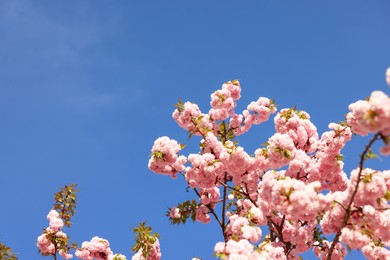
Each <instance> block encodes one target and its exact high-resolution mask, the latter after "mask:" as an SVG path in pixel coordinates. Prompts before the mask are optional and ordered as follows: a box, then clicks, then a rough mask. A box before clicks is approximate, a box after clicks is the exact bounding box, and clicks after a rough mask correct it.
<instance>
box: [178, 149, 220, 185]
mask: <svg viewBox="0 0 390 260" xmlns="http://www.w3.org/2000/svg"><path fill="white" fill-rule="evenodd" d="M188 160H189V162H190V163H191V165H192V168H190V167H187V169H186V174H185V177H186V180H187V181H188V183H189V185H190V187H192V188H195V187H198V188H202V189H206V188H213V187H214V186H215V183H216V180H217V179H222V178H223V177H222V175H223V171H224V167H223V164H222V163H221V162H220V161H219V160H218V159H217V158H215V156H214V155H213V154H211V153H204V154H190V155H189V156H188Z"/></svg>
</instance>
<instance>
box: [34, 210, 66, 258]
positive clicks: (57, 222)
mask: <svg viewBox="0 0 390 260" xmlns="http://www.w3.org/2000/svg"><path fill="white" fill-rule="evenodd" d="M47 220H49V227H47V228H46V230H45V232H43V234H42V235H40V236H39V237H38V239H37V246H38V249H39V251H40V252H41V253H42V254H43V255H54V254H56V253H57V252H56V245H55V244H53V242H52V240H51V239H50V237H52V236H54V237H56V238H67V236H66V234H65V233H64V232H62V231H61V229H62V227H63V226H64V222H63V220H62V219H61V218H60V215H59V214H58V212H57V211H56V210H54V209H52V210H51V211H50V212H49V214H48V215H47ZM57 250H58V249H57ZM58 253H59V254H60V255H61V256H62V257H63V258H64V259H71V258H72V257H73V255H71V254H69V253H68V252H65V251H64V250H59V251H58Z"/></svg>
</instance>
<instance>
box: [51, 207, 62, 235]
mask: <svg viewBox="0 0 390 260" xmlns="http://www.w3.org/2000/svg"><path fill="white" fill-rule="evenodd" d="M47 220H49V223H50V224H49V229H50V230H52V231H54V232H56V231H59V230H60V229H61V228H62V227H63V226H64V221H62V219H61V218H60V215H59V214H58V212H57V211H55V210H54V209H52V210H51V211H50V212H49V214H48V215H47Z"/></svg>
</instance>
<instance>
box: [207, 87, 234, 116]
mask: <svg viewBox="0 0 390 260" xmlns="http://www.w3.org/2000/svg"><path fill="white" fill-rule="evenodd" d="M240 91H241V88H240V83H239V82H238V81H237V80H234V81H233V82H230V81H229V82H227V83H225V84H223V85H222V89H221V90H217V91H215V92H214V93H212V94H211V102H210V105H211V107H212V108H211V109H210V111H209V115H210V117H211V118H212V119H213V120H215V121H219V120H225V119H227V118H228V117H230V116H232V115H234V108H235V107H236V100H238V99H239V98H240Z"/></svg>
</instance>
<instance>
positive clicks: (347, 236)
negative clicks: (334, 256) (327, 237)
mask: <svg viewBox="0 0 390 260" xmlns="http://www.w3.org/2000/svg"><path fill="white" fill-rule="evenodd" d="M362 233H363V232H362V231H360V230H358V229H357V230H353V229H350V228H343V229H342V230H341V236H340V241H341V242H343V243H345V244H346V245H348V246H349V247H351V248H353V249H360V248H362V247H363V246H365V245H367V244H369V243H370V241H371V239H370V238H369V237H368V236H366V235H364V234H362Z"/></svg>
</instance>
